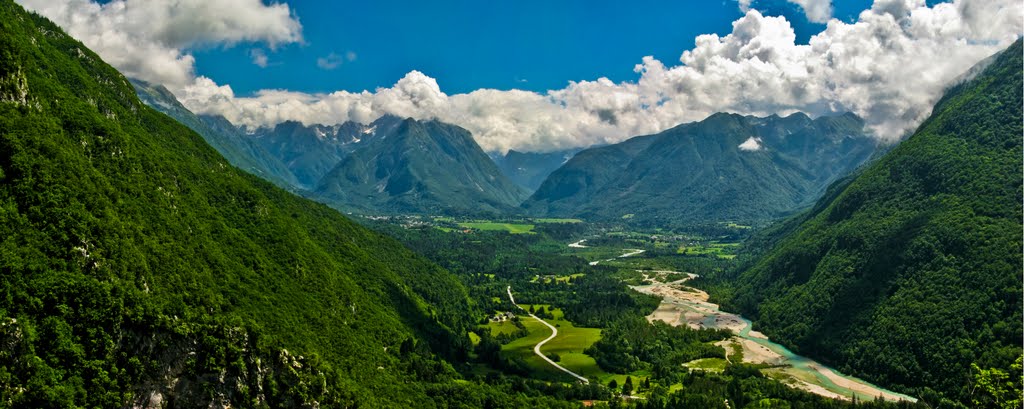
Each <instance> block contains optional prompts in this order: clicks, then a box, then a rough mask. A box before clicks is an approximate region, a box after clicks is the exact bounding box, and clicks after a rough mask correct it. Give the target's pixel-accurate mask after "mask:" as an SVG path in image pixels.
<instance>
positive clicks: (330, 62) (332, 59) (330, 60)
mask: <svg viewBox="0 0 1024 409" xmlns="http://www.w3.org/2000/svg"><path fill="white" fill-rule="evenodd" d="M341 63H342V60H341V56H340V55H338V54H335V53H330V54H327V56H326V57H320V58H317V59H316V66H317V67H320V68H322V69H325V70H333V69H335V68H338V67H339V66H341Z"/></svg>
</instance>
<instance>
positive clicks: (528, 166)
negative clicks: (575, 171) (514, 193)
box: [491, 148, 583, 193]
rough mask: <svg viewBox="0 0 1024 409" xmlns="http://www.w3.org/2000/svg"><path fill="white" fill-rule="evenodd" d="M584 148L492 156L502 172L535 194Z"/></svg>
mask: <svg viewBox="0 0 1024 409" xmlns="http://www.w3.org/2000/svg"><path fill="white" fill-rule="evenodd" d="M581 150H583V148H575V149H567V150H560V151H555V152H544V153H539V152H519V151H516V150H510V151H508V152H507V153H505V154H504V155H500V154H492V155H491V157H492V158H493V159H494V163H495V164H497V165H498V168H499V169H501V172H502V173H503V174H505V176H507V177H508V178H509V179H512V181H513V182H515V183H516V184H517V185H519V186H522V187H523V188H525V189H526V190H528V191H530V193H533V192H534V191H536V190H537V188H538V187H540V184H541V183H543V182H544V179H547V177H548V175H550V174H551V172H554V171H555V170H556V169H558V168H559V167H561V166H562V165H564V164H565V163H566V162H568V161H569V159H572V157H573V155H575V154H576V153H577V152H579V151H581Z"/></svg>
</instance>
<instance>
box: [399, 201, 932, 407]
mask: <svg viewBox="0 0 1024 409" xmlns="http://www.w3.org/2000/svg"><path fill="white" fill-rule="evenodd" d="M419 219H420V220H430V221H432V222H437V223H442V224H445V223H447V224H452V223H454V224H459V223H462V222H460V221H458V220H456V219H450V218H441V219H437V218H433V219H431V218H419ZM392 222H394V220H392ZM509 222H510V223H513V224H514V223H529V222H530V220H520V221H514V220H513V221H509ZM475 223H487V222H483V221H480V220H476V221H475ZM490 223H495V224H507V223H496V222H490ZM404 225H405V226H410V223H409V222H408V221H407V220H406V221H405V222H404ZM536 225H537V226H539V228H540V230H539V231H537V232H536V233H535V234H534V235H522V234H517V233H515V232H514V230H513V231H509V230H490V229H482V230H474V231H470V232H468V233H467V232H465V231H455V230H447V231H442V230H440V229H438V228H437V227H430V226H418V227H417V228H414V229H412V230H414V231H419V232H422V233H427V232H430V233H429V234H427V235H428V236H435V237H434V238H433V239H429V241H436V240H438V239H439V237H436V235H438V234H440V235H443V236H445V237H448V238H449V239H450V238H453V237H460V238H469V239H470V240H471V241H476V242H478V243H481V244H482V243H486V242H488V241H490V240H493V239H495V238H496V237H495V236H499V237H502V239H501V241H506V240H511V241H513V242H522V241H526V242H532V243H534V244H533V245H531V246H530V247H531V248H532V249H533V250H531V251H529V253H530V255H529V257H530V259H531V263H529V264H528V265H545V264H547V265H557V264H558V262H557V261H556V260H560V259H561V260H565V258H566V257H568V258H569V259H572V260H576V261H575V262H573V263H572V265H573V267H570V268H564V267H563V268H561V269H558V268H550V267H549V268H538V269H534V268H529V267H527V271H534V272H535V274H531V275H522V274H521V273H513V272H509V273H506V274H502V273H501V272H496V273H495V274H493V275H490V274H487V275H484V276H477V277H479V279H482V280H480V281H477V282H478V283H479V284H478V285H471V286H470V287H469V288H470V292H471V293H472V294H475V298H476V299H478V300H487V303H488V304H489V305H490V306H491V307H487V308H493V310H492V311H494V312H493V313H491V314H489V315H488V318H487V319H486V320H485V321H486V322H487V323H486V324H484V325H481V326H480V327H479V328H478V329H477V330H474V331H472V332H470V338H471V339H472V340H473V342H474V344H475V345H476V346H477V354H478V356H480V357H482V356H483V355H485V354H488V352H485V351H484V350H485V349H486V348H498V350H497V351H494V352H490V353H494V354H495V355H496V356H495V357H493V358H491V359H498V361H497V362H498V364H497V367H498V368H503V369H502V370H503V371H505V372H509V371H511V372H513V373H521V374H522V375H523V376H527V377H531V378H536V379H540V380H548V381H557V382H565V383H574V382H575V383H580V384H595V385H601V386H606V387H607V386H608V385H612V386H614V387H615V388H613V392H616V391H617V392H619V393H620V394H622V396H624V397H629V398H631V399H648V398H652V396H653V397H654V398H655V399H657V398H658V397H659V396H662V395H665V394H671V393H672V392H676V391H680V390H683V389H685V388H686V387H687V385H688V383H689V382H693V380H692V378H690V377H698V378H699V377H704V376H720V375H717V374H722V373H723V371H725V370H726V368H727V367H731V366H735V365H744V366H745V367H747V368H750V369H749V370H750V371H753V372H751V373H757V374H759V375H758V376H761V377H763V379H765V381H768V380H771V382H779V384H780V385H787V387H790V388H794V389H795V390H802V391H806V392H808V393H811V394H815V395H818V396H821V397H823V398H830V399H839V400H844V401H853V400H858V401H874V400H875V399H883V400H886V401H891V402H905V403H906V402H916V401H917V399H916V398H914V397H911V396H908V395H905V394H900V393H896V392H892V391H888V390H885V389H882V388H879V387H877V386H874V385H872V384H870V383H867V382H865V381H863V380H860V379H857V378H855V377H851V376H846V375H843V374H840V373H838V372H837V371H835V370H833V369H831V368H829V367H827V366H825V365H822V364H820V363H817V362H815V361H813V360H811V359H808V358H805V357H802V356H799V355H796V354H793V353H792V352H790V351H789V350H788V349H786V348H785V347H783V346H782V345H779V344H776V343H773V342H771V341H770V340H768V339H767V337H765V336H764V335H763V334H761V333H759V332H757V331H753V330H752V323H751V322H750V321H749V320H747V319H745V318H743V317H742V316H739V315H737V314H731V313H728V312H724V311H722V310H720V309H719V308H718V306H717V305H715V304H712V303H710V302H708V299H709V295H708V294H707V293H706V292H704V291H702V290H699V289H696V288H693V287H692V286H690V285H689V282H690V281H691V280H693V279H695V278H698V277H699V274H698V273H696V272H685V273H684V272H680V270H682V271H687V270H691V269H692V271H697V272H700V274H716V273H717V272H719V271H723V270H724V269H727V268H729V266H731V265H733V264H735V263H736V262H737V261H736V259H735V254H718V253H715V252H687V251H685V249H686V248H706V247H710V246H712V245H715V246H717V247H718V248H725V249H728V248H732V246H730V245H729V244H731V243H735V241H730V240H740V239H741V238H742V237H743V236H744V235H745V234H747V230H748V229H745V228H744V227H745V226H740V225H736V224H730V223H723V224H722V225H721V226H720V227H721V228H724V229H726V231H731V232H732V234H733V235H734V236H731V237H732V238H731V239H730V236H729V235H725V236H717V237H706V236H700V235H698V234H694V233H693V232H690V233H680V232H668V231H664V230H661V229H654V230H637V229H635V228H629V227H627V226H625V225H605V224H591V223H587V222H578V223H573V224H571V225H567V224H553V225H551V224H543V223H537V224H536ZM544 226H548V228H550V227H552V226H560V227H568V226H572V228H573V230H572V231H571V232H569V233H565V232H560V233H561V234H568V236H569V237H576V238H575V239H570V240H562V241H559V242H557V243H555V242H553V241H552V239H551V238H550V236H551V235H552V234H553V233H554V235H559V233H556V232H557V230H556V231H551V230H545V227H544ZM405 231H406V232H407V233H406V237H411V236H410V235H409V234H408V231H410V230H409V229H408V228H405ZM393 234H394V233H393ZM415 235H416V234H413V235H412V236H415ZM538 235H539V236H540V237H538ZM543 236H548V237H543ZM423 239H424V238H421V239H419V240H423ZM407 243H410V244H411V246H412V247H413V248H417V244H415V243H412V242H409V241H407ZM495 245H496V248H489V249H488V251H493V250H496V249H499V248H501V247H503V246H502V245H500V244H495ZM681 249H682V250H681ZM481 250H482V249H481ZM669 250H671V251H669ZM499 253H500V251H499ZM449 257H450V256H449ZM500 258H501V257H499V259H500ZM544 260H547V262H545V261H544ZM684 267H689V269H687V268H684ZM587 280H600V281H602V282H603V283H604V285H606V286H609V287H607V288H606V291H607V292H605V293H604V294H603V297H602V295H601V294H583V293H581V292H580V291H582V289H580V288H578V286H580V285H583V284H585V281H587ZM473 281H476V279H474V280H473ZM629 294H633V295H629ZM609 296H610V297H611V298H618V297H621V296H627V297H631V298H634V299H636V300H637V303H636V304H633V305H635V306H636V307H634V308H635V309H632V310H630V308H628V307H627V308H625V310H622V309H615V311H611V312H610V314H609V315H608V316H607V317H608V318H598V317H588V315H589V313H590V312H592V311H587V310H590V309H593V308H599V307H600V304H601V301H599V300H600V299H602V298H604V297H609ZM641 305H642V306H643V307H640V306H641ZM487 308H485V310H486V309H487ZM567 311H568V312H567ZM508 316H513V317H514V318H507V317H508ZM496 317H497V319H496ZM633 319H638V320H640V321H641V322H643V323H645V324H642V325H657V324H656V323H662V322H664V323H666V324H668V325H670V326H672V327H674V328H675V329H676V330H680V331H696V332H697V333H704V332H706V333H707V334H705V335H701V336H698V338H700V337H709V338H708V339H707V340H706V341H703V342H700V343H698V344H689V345H688V346H680V348H681V349H680V350H679V351H684V350H690V351H704V352H688V353H684V354H683V355H680V356H678V357H676V358H669V359H668V360H667V361H661V359H665V358H667V357H668V356H662V357H660V358H658V357H654V356H649V355H648V357H647V358H641V360H640V361H637V362H641V363H643V362H646V363H643V364H642V365H639V366H631V367H630V366H626V367H620V366H617V365H615V364H609V363H604V364H602V362H605V361H606V360H607V359H606V358H605V357H604V355H605V354H603V353H602V351H600V349H601V348H603V347H601V346H600V344H601V343H602V342H609V340H607V339H606V337H607V336H609V334H611V336H613V337H616V339H621V337H622V336H628V335H625V334H623V333H621V332H620V331H619V330H618V329H617V328H613V327H616V326H618V325H626V324H620V323H623V322H629V321H631V320H633ZM646 323H650V324H646ZM638 324H639V323H637V322H633V323H631V324H628V325H638ZM666 330H668V329H667V328H666ZM610 331H611V332H610ZM644 331H647V330H644ZM691 336H692V335H691ZM487 339H494V340H495V341H497V343H498V344H499V345H500V346H494V347H486V346H485V345H487V344H488V343H489V341H486V340H487ZM647 341H648V342H651V341H654V340H647ZM614 342H621V341H614ZM595 345H598V346H597V347H595ZM701 345H703V346H701ZM610 348H611V349H615V348H618V347H617V346H611V347H610ZM716 350H717V351H719V352H714V351H716ZM693 353H695V354H696V355H690V354H693ZM616 354H621V352H617V353H616ZM612 356H615V355H612ZM619 356H623V357H624V356H630V355H619ZM638 356H643V355H642V354H641V355H634V357H633V358H630V359H637V358H636V357H638ZM682 356H691V357H692V359H689V358H683V359H681V357H682ZM645 360H652V361H645ZM481 369H482V368H481ZM623 369H625V370H623ZM484 373H486V371H484ZM627 379H628V382H629V384H630V385H631V387H630V389H628V390H627V391H622V390H620V389H621V387H622V385H625V384H626V383H627Z"/></svg>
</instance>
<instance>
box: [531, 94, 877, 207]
mask: <svg viewBox="0 0 1024 409" xmlns="http://www.w3.org/2000/svg"><path fill="white" fill-rule="evenodd" d="M875 149H876V143H875V141H874V139H872V138H871V137H869V136H868V135H866V134H865V130H864V122H863V121H862V120H861V119H860V118H858V117H857V116H855V115H853V114H843V115H836V116H825V117H820V118H816V119H811V118H809V117H808V116H807V115H804V114H802V113H797V114H793V115H790V116H787V117H779V116H776V115H772V116H769V117H764V118H759V117H754V116H741V115H736V114H726V113H718V114H714V115H711V116H710V117H708V118H706V119H704V120H703V121H700V122H693V123H688V124H682V125H679V126H676V127H674V128H671V129H668V130H666V131H664V132H661V133H659V134H656V135H648V136H641V137H636V138H633V139H629V140H627V141H625V142H622V143H619V144H616V145H611V146H604V147H599V148H592V149H587V150H584V151H582V152H580V153H578V154H576V156H575V157H573V158H572V159H571V160H569V162H568V163H566V164H565V165H563V166H562V167H561V168H559V169H558V170H556V171H555V172H553V173H552V174H551V175H550V176H549V177H548V179H547V180H545V181H544V183H543V184H542V185H541V186H540V188H538V189H537V191H536V193H534V194H533V196H531V197H530V198H529V199H528V200H527V201H526V202H524V203H523V207H524V208H525V209H527V211H528V212H529V213H531V214H535V215H545V216H557V217H569V216H572V217H583V218H586V219H593V220H621V219H622V218H627V219H631V220H632V221H634V222H636V223H640V224H643V225H650V226H667V225H693V224H700V223H708V222H711V223H715V222H723V221H739V222H743V223H758V222H764V221H768V220H772V219H776V218H779V217H783V216H785V215H787V214H789V213H791V212H794V211H797V210H799V209H801V208H802V207H805V206H807V205H809V204H811V203H813V202H814V200H816V199H817V198H818V197H820V195H821V194H822V192H823V191H824V189H825V188H826V187H827V186H828V185H829V184H830V183H832V182H833V181H835V180H836V179H838V178H840V177H842V176H844V175H846V174H847V173H849V172H850V171H852V170H853V169H856V168H857V167H858V166H860V165H861V164H862V163H864V162H865V161H866V160H867V159H868V158H869V157H871V155H872V154H873V152H874V151H875Z"/></svg>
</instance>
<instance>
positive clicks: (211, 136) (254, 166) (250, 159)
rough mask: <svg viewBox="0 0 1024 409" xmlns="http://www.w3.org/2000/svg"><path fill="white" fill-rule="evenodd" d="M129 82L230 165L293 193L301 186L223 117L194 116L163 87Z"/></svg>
mask: <svg viewBox="0 0 1024 409" xmlns="http://www.w3.org/2000/svg"><path fill="white" fill-rule="evenodd" d="M128 81H129V82H130V83H131V84H132V86H133V87H135V93H136V95H138V96H139V99H140V100H142V102H143V103H145V104H146V105H149V106H150V107H152V108H153V109H156V110H158V111H160V112H163V113H165V114H167V115H168V116H170V117H171V118H174V119H175V120H176V121H178V122H180V123H181V124H182V125H185V126H187V127H189V128H190V129H192V130H193V131H196V133H198V134H199V135H200V136H202V137H203V139H205V140H206V142H207V143H209V144H210V146H212V147H213V148H214V149H216V150H217V152H218V153H220V154H221V155H222V156H224V158H225V159H227V160H228V162H231V164H232V165H235V166H236V167H238V168H240V169H242V170H245V171H248V172H249V173H252V174H254V175H256V176H259V177H261V178H263V179H266V180H269V181H271V182H273V183H274V184H276V185H277V186H280V187H282V188H285V189H289V190H294V189H297V188H298V187H299V186H301V184H300V183H299V181H298V179H296V178H295V175H293V174H292V172H291V171H290V170H289V169H288V166H287V165H285V164H284V163H283V162H281V160H279V159H278V158H277V157H275V156H273V155H271V154H270V152H268V151H267V150H266V149H264V148H263V146H261V145H260V144H258V143H257V140H256V139H255V138H252V137H250V136H248V135H244V134H243V133H242V131H241V130H240V129H238V128H237V127H235V126H234V125H232V124H231V122H228V120H227V119H225V118H224V117H223V116H219V115H218V116H199V115H196V114H194V113H192V111H189V110H188V109H187V108H185V107H184V106H183V105H181V103H180V102H178V99H177V98H176V97H175V96H174V94H172V93H171V91H168V90H167V88H164V86H162V85H154V84H150V83H148V82H145V81H142V80H137V79H129V80H128Z"/></svg>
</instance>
